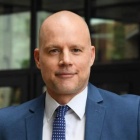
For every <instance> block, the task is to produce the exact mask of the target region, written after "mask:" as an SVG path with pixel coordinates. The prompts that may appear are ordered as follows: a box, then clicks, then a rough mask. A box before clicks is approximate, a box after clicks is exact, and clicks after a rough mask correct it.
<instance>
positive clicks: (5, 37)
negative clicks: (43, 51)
mask: <svg viewBox="0 0 140 140" xmlns="http://www.w3.org/2000/svg"><path fill="white" fill-rule="evenodd" d="M0 21H1V22H0V50H1V51H0V69H1V70H2V69H21V68H27V67H28V66H29V57H30V56H29V54H30V53H29V50H30V49H29V46H30V13H29V12H22V13H15V14H4V15H0Z"/></svg>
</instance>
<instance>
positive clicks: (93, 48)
mask: <svg viewBox="0 0 140 140" xmlns="http://www.w3.org/2000/svg"><path fill="white" fill-rule="evenodd" d="M94 60H95V47H94V46H91V62H90V66H92V65H93V64H94Z"/></svg>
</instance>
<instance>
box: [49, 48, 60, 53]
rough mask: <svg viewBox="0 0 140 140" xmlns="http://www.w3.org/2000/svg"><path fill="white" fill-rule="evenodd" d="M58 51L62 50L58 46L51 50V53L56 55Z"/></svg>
mask: <svg viewBox="0 0 140 140" xmlns="http://www.w3.org/2000/svg"><path fill="white" fill-rule="evenodd" d="M58 53H60V50H59V49H57V48H55V49H51V50H49V54H52V55H56V54H58Z"/></svg>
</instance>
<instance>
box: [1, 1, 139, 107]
mask: <svg viewBox="0 0 140 140" xmlns="http://www.w3.org/2000/svg"><path fill="white" fill-rule="evenodd" d="M139 9H140V1H139V0H67V1H66V0H0V108H3V107H6V106H11V105H17V104H21V103H23V102H25V101H28V100H30V99H33V98H35V97H37V96H39V95H40V94H42V93H43V92H44V89H45V85H44V83H43V81H42V78H41V75H40V72H39V71H38V70H37V68H36V66H35V63H34V58H33V51H34V49H35V48H36V47H38V31H39V27H40V25H41V23H42V22H43V20H44V19H45V18H46V17H47V16H49V15H51V14H53V13H54V12H57V11H60V10H70V11H73V12H75V13H77V14H79V15H80V16H82V17H83V18H84V19H85V21H86V22H87V24H88V26H89V29H90V33H91V40H92V44H93V45H94V46H95V47H96V61H95V64H94V66H93V67H92V70H91V77H90V82H91V83H93V84H94V85H96V86H98V87H100V88H103V89H107V90H110V91H113V92H115V93H116V94H129V93H131V94H137V95H140V13H139V12H140V10H139Z"/></svg>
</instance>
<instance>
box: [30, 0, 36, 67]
mask: <svg viewBox="0 0 140 140" xmlns="http://www.w3.org/2000/svg"><path fill="white" fill-rule="evenodd" d="M30 23H31V24H30V29H31V46H30V60H31V61H30V67H34V66H35V62H34V55H33V52H34V49H35V48H36V30H37V0H31V22H30Z"/></svg>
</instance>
